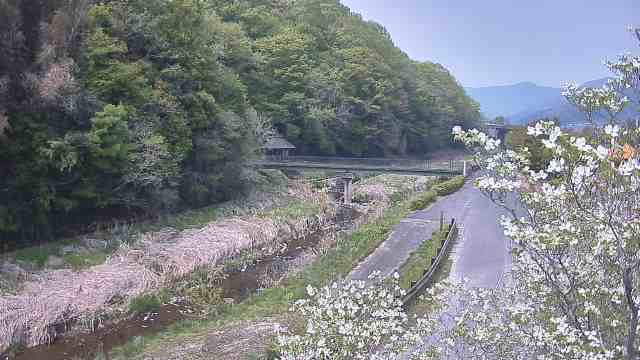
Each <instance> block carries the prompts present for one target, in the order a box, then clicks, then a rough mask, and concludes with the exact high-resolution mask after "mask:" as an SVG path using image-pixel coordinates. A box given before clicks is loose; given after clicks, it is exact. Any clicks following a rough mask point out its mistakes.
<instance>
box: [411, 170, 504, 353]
mask: <svg viewBox="0 0 640 360" xmlns="http://www.w3.org/2000/svg"><path fill="white" fill-rule="evenodd" d="M441 211H444V212H445V214H446V216H447V217H455V218H456V219H457V221H458V224H459V225H460V236H459V238H458V241H457V243H456V246H455V247H454V249H453V251H452V253H451V256H450V257H451V259H452V262H453V265H452V268H451V271H450V273H449V279H450V280H452V281H461V280H462V279H467V280H468V281H469V283H468V285H469V286H471V287H481V288H495V287H499V286H502V285H504V280H505V276H506V274H508V272H509V270H510V269H511V255H510V241H509V239H508V238H507V237H506V236H505V235H504V232H503V229H502V227H501V226H500V224H499V220H500V218H501V217H502V216H503V215H506V214H507V212H506V210H504V209H502V208H500V207H499V206H497V205H495V204H494V203H493V202H491V201H490V200H489V199H488V198H486V197H485V196H484V195H482V194H481V193H480V191H478V190H477V189H475V187H474V185H473V181H468V182H467V184H465V186H464V188H462V189H461V190H460V191H458V192H457V193H455V194H453V195H451V196H449V197H447V198H445V199H443V200H442V201H440V202H438V203H436V204H435V205H434V206H433V207H431V208H429V209H427V210H425V211H419V212H417V213H414V214H413V215H412V216H411V217H412V218H417V219H428V218H432V217H433V216H436V215H437V214H439V213H440V212H441ZM450 301H451V307H452V308H454V307H455V303H456V302H457V300H456V299H450ZM453 311H454V312H455V310H453ZM445 322H446V321H445ZM445 326H446V325H445ZM425 342H426V343H427V344H433V343H437V342H438V338H437V337H429V338H427V339H425ZM415 351H419V347H418V348H416V349H413V350H411V351H410V352H408V353H406V354H404V355H403V356H401V357H400V359H402V360H407V359H409V355H410V354H411V353H412V352H415ZM465 358H467V357H465ZM468 358H469V359H473V357H472V356H469V357H468Z"/></svg>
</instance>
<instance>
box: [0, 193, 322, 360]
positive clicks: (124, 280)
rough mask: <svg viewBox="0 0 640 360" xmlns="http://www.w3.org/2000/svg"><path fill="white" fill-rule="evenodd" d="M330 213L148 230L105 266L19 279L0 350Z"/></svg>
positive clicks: (91, 316)
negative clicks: (22, 281)
mask: <svg viewBox="0 0 640 360" xmlns="http://www.w3.org/2000/svg"><path fill="white" fill-rule="evenodd" d="M295 191H296V195H298V196H300V195H303V196H312V194H310V193H308V189H305V188H304V187H300V186H298V187H296V188H295ZM316 201H322V199H316ZM331 216H332V215H331V212H330V211H326V212H323V213H322V214H320V215H315V216H310V217H307V218H302V219H269V218H261V217H257V216H247V217H244V218H232V219H227V220H221V221H218V222H214V223H211V224H209V225H207V226H205V227H203V228H200V229H190V230H185V231H182V232H176V231H172V230H170V231H160V232H155V233H147V234H144V235H142V236H141V239H140V241H139V243H138V244H137V245H136V248H135V249H134V248H129V247H123V248H121V249H120V250H118V251H117V252H116V253H115V254H113V255H112V256H111V257H110V258H109V259H108V260H107V261H106V262H105V263H104V264H102V265H98V266H94V267H92V268H90V269H87V270H83V271H80V272H73V271H70V270H55V271H51V272H49V273H47V274H46V275H45V276H43V277H41V278H40V279H39V280H37V281H31V282H27V283H26V284H24V288H23V290H22V291H21V292H20V293H19V294H18V295H12V296H4V297H0V351H2V350H4V349H6V348H8V347H9V346H11V345H12V344H17V343H20V344H25V345H27V346H34V345H38V344H43V343H48V342H51V341H53V340H54V339H55V338H56V336H57V335H58V333H57V331H58V330H57V329H64V328H65V327H66V326H67V325H69V324H73V323H75V322H83V323H88V324H91V325H92V326H94V325H95V321H99V320H100V319H102V318H103V317H105V316H106V315H107V314H112V313H114V312H117V311H118V310H124V309H126V305H127V304H128V303H129V302H130V301H131V300H132V299H134V298H135V297H137V296H140V295H142V294H145V293H148V292H153V291H156V290H159V289H161V288H162V287H165V286H169V285H171V284H172V283H174V282H175V281H177V280H180V279H182V278H184V277H185V276H187V275H189V274H191V273H192V272H193V271H195V270H197V269H199V268H202V267H205V266H211V265H216V264H220V263H221V262H223V261H224V260H226V259H229V258H232V257H234V256H238V255H239V254H240V253H241V252H242V251H246V250H251V249H261V248H264V247H266V246H270V245H274V244H276V243H278V242H281V241H283V240H286V239H289V238H292V237H297V236H301V235H308V234H310V233H312V232H314V231H318V230H320V229H322V228H323V227H324V226H325V225H326V223H327V222H328V221H329V220H330V219H331Z"/></svg>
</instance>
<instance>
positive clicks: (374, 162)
mask: <svg viewBox="0 0 640 360" xmlns="http://www.w3.org/2000/svg"><path fill="white" fill-rule="evenodd" d="M265 160H266V161H272V162H277V163H308V164H336V165H345V166H380V167H386V168H399V169H418V170H430V169H446V170H461V169H462V168H463V166H464V165H463V161H457V160H428V159H404V158H403V159H397V158H396V159H394V158H349V157H337V156H336V157H334V156H289V157H288V158H286V159H282V158H279V157H271V156H266V157H265Z"/></svg>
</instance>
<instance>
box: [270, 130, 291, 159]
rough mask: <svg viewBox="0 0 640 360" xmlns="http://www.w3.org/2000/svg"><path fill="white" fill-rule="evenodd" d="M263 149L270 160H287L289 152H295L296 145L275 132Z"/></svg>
mask: <svg viewBox="0 0 640 360" xmlns="http://www.w3.org/2000/svg"><path fill="white" fill-rule="evenodd" d="M263 149H264V152H265V155H266V157H267V159H269V160H287V159H288V158H289V154H290V153H291V152H293V151H294V150H295V149H296V147H295V146H294V145H293V144H292V143H290V142H289V141H287V139H285V138H284V136H282V135H280V134H275V135H272V136H271V137H269V139H267V143H266V144H265V145H264V147H263Z"/></svg>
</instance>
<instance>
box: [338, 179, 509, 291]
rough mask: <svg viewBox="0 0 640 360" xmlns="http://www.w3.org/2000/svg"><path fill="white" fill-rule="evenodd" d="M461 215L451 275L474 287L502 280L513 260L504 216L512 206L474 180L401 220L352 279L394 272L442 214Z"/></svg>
mask: <svg viewBox="0 0 640 360" xmlns="http://www.w3.org/2000/svg"><path fill="white" fill-rule="evenodd" d="M442 213H444V217H445V219H447V220H449V219H451V218H455V219H456V221H457V222H458V225H459V226H460V228H461V231H460V237H459V239H458V241H457V243H456V246H455V248H454V249H453V251H452V255H451V257H452V260H453V266H452V269H451V272H450V279H451V280H461V279H463V278H466V279H468V280H469V282H470V285H471V286H474V287H495V286H498V285H499V284H501V282H502V279H503V277H504V274H505V273H507V272H508V271H505V269H509V268H510V266H511V256H510V251H509V247H508V246H509V241H508V239H507V238H506V237H505V236H504V233H503V230H502V227H501V226H500V225H499V223H498V222H499V219H500V217H501V216H502V215H505V214H506V212H505V211H504V210H503V209H501V208H500V207H498V206H497V205H495V204H494V203H492V202H491V201H490V200H489V199H487V198H486V197H485V196H484V195H482V194H481V193H480V191H478V190H477V189H476V188H475V187H474V185H473V181H472V180H469V181H467V183H466V184H465V185H464V187H463V188H462V189H460V190H459V191H457V192H456V193H454V194H452V195H449V196H447V197H445V198H442V199H440V200H438V201H437V202H436V203H435V204H433V205H432V206H430V207H429V208H427V209H425V210H420V211H416V212H414V213H412V214H411V215H410V216H409V217H407V218H406V219H404V220H403V221H402V222H401V223H400V224H398V225H397V226H396V227H395V228H394V230H393V232H392V233H391V235H390V236H389V238H388V239H387V240H386V241H385V242H384V243H383V244H381V246H380V247H378V249H376V250H375V251H374V252H373V253H372V254H371V255H370V256H369V257H368V258H366V259H365V260H364V261H363V262H362V263H360V264H359V265H358V266H357V267H356V268H355V269H354V271H353V272H352V273H351V275H350V278H351V279H357V280H365V279H366V278H367V276H368V275H369V274H370V273H371V272H373V271H375V270H378V271H381V272H382V273H383V274H384V275H387V276H388V275H390V274H391V273H392V272H393V271H395V270H397V269H398V268H399V267H400V266H401V265H402V264H403V263H404V262H405V261H406V260H407V259H408V257H409V255H410V254H411V252H413V251H415V250H416V249H417V248H418V247H419V246H420V244H422V242H423V241H424V240H427V239H429V238H430V237H431V234H432V233H433V231H435V230H436V229H437V228H438V224H439V219H440V216H441V214H442Z"/></svg>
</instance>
